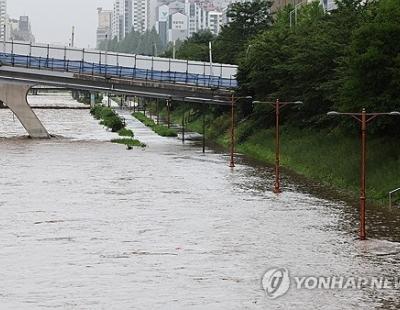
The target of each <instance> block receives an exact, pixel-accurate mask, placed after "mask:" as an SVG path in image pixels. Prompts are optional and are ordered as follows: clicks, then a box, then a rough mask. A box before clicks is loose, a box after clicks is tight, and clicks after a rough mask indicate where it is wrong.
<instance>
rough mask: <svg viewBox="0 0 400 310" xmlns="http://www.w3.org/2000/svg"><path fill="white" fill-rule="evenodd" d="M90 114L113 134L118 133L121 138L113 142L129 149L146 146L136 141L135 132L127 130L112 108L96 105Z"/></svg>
mask: <svg viewBox="0 0 400 310" xmlns="http://www.w3.org/2000/svg"><path fill="white" fill-rule="evenodd" d="M90 113H91V114H92V115H93V116H94V118H96V119H98V120H100V124H102V125H104V126H106V127H107V128H109V129H111V131H112V132H117V133H118V134H119V135H120V136H121V138H119V139H112V140H111V142H113V143H119V144H125V145H126V146H127V147H128V148H131V147H133V146H141V147H145V146H146V145H145V144H144V143H142V142H140V141H139V140H136V139H134V133H133V131H132V130H130V129H127V128H125V124H124V123H123V121H122V119H121V118H120V117H119V116H118V115H117V114H116V113H115V112H114V111H113V110H112V109H111V108H108V107H104V106H102V105H96V106H94V107H93V108H92V109H91V110H90Z"/></svg>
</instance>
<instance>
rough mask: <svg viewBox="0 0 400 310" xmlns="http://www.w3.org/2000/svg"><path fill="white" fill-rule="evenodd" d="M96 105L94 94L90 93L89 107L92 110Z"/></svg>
mask: <svg viewBox="0 0 400 310" xmlns="http://www.w3.org/2000/svg"><path fill="white" fill-rule="evenodd" d="M95 105H96V94H95V93H90V107H91V108H93V107H94V106H95Z"/></svg>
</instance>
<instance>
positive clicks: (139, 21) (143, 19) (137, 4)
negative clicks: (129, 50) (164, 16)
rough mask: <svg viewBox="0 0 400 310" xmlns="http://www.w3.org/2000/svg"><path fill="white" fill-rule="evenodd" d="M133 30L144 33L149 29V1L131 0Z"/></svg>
mask: <svg viewBox="0 0 400 310" xmlns="http://www.w3.org/2000/svg"><path fill="white" fill-rule="evenodd" d="M132 7H133V8H132V13H133V29H134V30H135V31H138V32H145V31H146V30H148V29H149V14H150V12H149V11H150V1H149V0H133V2H132Z"/></svg>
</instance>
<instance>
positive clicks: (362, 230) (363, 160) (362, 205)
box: [328, 109, 400, 240]
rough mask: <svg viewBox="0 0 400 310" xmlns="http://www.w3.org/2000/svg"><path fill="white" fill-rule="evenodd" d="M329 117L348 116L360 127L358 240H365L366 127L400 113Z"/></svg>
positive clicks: (345, 114)
mask: <svg viewBox="0 0 400 310" xmlns="http://www.w3.org/2000/svg"><path fill="white" fill-rule="evenodd" d="M328 115H330V116H342V115H344V116H350V117H353V118H354V119H356V120H357V121H358V122H359V123H360V125H361V171H360V240H365V239H366V232H365V202H366V157H367V125H368V123H369V122H371V121H372V120H374V119H375V118H377V117H378V116H383V115H398V116H400V112H388V113H367V112H366V111H365V109H363V110H362V112H361V113H341V112H336V111H332V112H328Z"/></svg>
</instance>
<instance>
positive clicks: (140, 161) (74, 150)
mask: <svg viewBox="0 0 400 310" xmlns="http://www.w3.org/2000/svg"><path fill="white" fill-rule="evenodd" d="M29 101H30V102H31V104H32V105H34V104H52V103H54V104H57V105H62V104H73V101H72V99H71V98H70V96H69V95H67V94H65V95H47V96H34V97H30V98H29ZM36 113H37V115H38V116H39V118H40V119H41V120H42V121H43V123H44V125H45V127H46V128H47V129H48V131H49V132H50V133H51V134H53V135H56V138H53V139H51V140H47V141H46V140H42V141H36V140H30V139H27V138H26V136H25V135H26V134H25V131H24V130H23V128H22V127H21V125H20V124H19V123H18V121H17V120H15V121H14V120H13V115H12V113H11V112H10V111H9V110H5V109H2V110H0V135H1V137H2V138H0V163H1V165H0V167H1V173H0V193H1V195H0V207H1V216H0V229H1V234H0V244H1V249H0V266H1V269H0V278H1V279H2V283H1V285H0V305H1V307H0V308H1V309H48V308H59V309H227V310H231V309H398V306H399V304H400V302H399V301H398V296H399V290H400V289H397V288H393V287H392V288H386V289H381V290H374V289H372V288H370V287H365V288H363V289H354V288H353V289H323V288H319V289H318V288H316V289H306V288H304V289H296V288H295V287H294V286H295V283H294V280H291V281H292V282H291V287H290V289H289V291H288V292H287V293H286V294H285V295H283V296H281V297H279V298H276V299H271V298H268V296H266V293H265V291H264V289H263V285H262V281H261V280H262V278H263V275H264V273H265V271H266V270H268V269H269V268H272V267H281V268H286V269H287V270H288V271H289V272H290V275H292V276H314V277H330V276H343V277H352V276H354V277H383V276H385V277H396V276H397V275H398V274H399V266H398V260H399V258H400V254H399V252H400V246H399V245H398V243H396V241H398V240H400V233H399V230H398V229H399V228H398V223H400V220H399V214H398V212H397V211H396V210H395V211H390V210H387V209H384V208H381V209H379V208H375V209H373V210H372V211H370V213H369V214H368V215H369V218H368V221H369V223H370V226H369V227H368V229H369V230H368V232H369V233H371V234H370V236H371V239H369V240H367V241H365V242H360V241H358V240H355V237H356V236H357V225H358V219H357V210H356V208H354V207H353V206H349V205H347V204H345V203H343V202H340V201H337V200H336V201H334V200H328V199H327V198H326V197H328V196H326V195H324V194H323V193H322V194H321V193H319V191H318V189H317V190H316V189H313V190H312V191H311V192H308V191H307V190H308V188H309V185H306V184H299V183H296V182H295V181H294V180H293V179H291V178H289V177H286V178H285V180H284V184H285V186H286V187H285V192H284V193H282V194H281V195H279V196H276V195H275V194H273V193H272V192H271V188H272V169H270V168H269V167H263V166H258V165H252V164H249V163H247V162H246V160H245V159H241V160H240V161H239V164H238V166H237V167H236V168H235V169H234V170H231V169H230V168H228V158H227V157H226V154H221V153H219V152H216V151H213V150H210V149H209V150H207V153H206V154H205V155H203V154H202V153H201V147H199V146H197V145H194V144H191V143H185V144H182V142H181V141H178V140H176V139H174V138H172V139H171V138H161V137H158V136H156V135H155V134H153V133H152V132H151V131H150V130H149V129H147V128H145V127H144V126H142V125H141V124H140V123H138V122H136V121H135V120H133V119H129V114H127V113H126V112H121V113H122V114H124V115H126V117H127V119H128V125H129V127H131V128H133V129H134V131H135V134H136V137H137V138H138V139H139V140H141V141H143V142H145V143H147V145H148V147H147V148H145V149H140V148H135V149H133V150H131V151H127V150H126V148H125V147H124V146H121V145H116V144H112V143H110V142H108V141H109V140H110V139H112V138H114V137H115V134H113V133H110V132H107V131H106V130H105V129H104V128H102V126H100V125H99V124H98V122H97V121H96V120H94V119H93V118H92V117H91V115H90V114H89V112H88V111H87V110H37V111H36ZM316 196H318V197H316ZM324 197H325V198H324Z"/></svg>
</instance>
